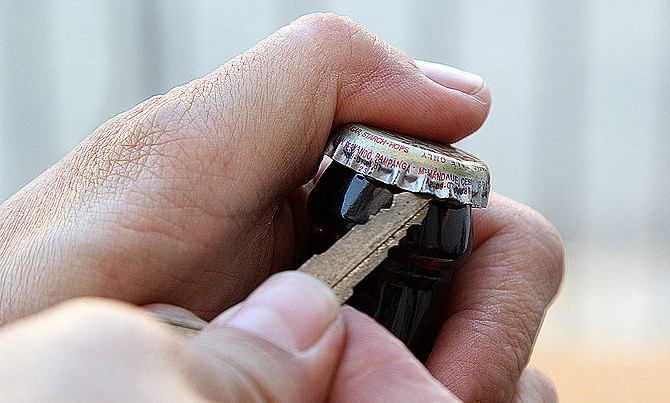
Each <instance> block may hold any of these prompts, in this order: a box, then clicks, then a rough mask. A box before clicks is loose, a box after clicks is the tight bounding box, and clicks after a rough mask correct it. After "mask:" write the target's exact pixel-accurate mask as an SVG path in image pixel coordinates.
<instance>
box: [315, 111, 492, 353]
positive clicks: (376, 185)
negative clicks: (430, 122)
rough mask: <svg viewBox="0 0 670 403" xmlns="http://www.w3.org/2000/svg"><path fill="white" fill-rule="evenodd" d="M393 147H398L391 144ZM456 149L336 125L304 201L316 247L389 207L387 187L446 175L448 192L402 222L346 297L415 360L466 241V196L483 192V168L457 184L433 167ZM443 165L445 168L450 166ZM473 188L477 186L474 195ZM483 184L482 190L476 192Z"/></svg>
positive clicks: (434, 181) (435, 181)
mask: <svg viewBox="0 0 670 403" xmlns="http://www.w3.org/2000/svg"><path fill="white" fill-rule="evenodd" d="M398 150H400V151H399V153H400V154H399V153H398V152H395V151H398ZM405 150H408V151H409V152H405ZM445 150H446V151H445ZM427 153H429V154H428V155H427ZM461 153H462V152H460V150H456V149H453V148H451V147H448V148H446V147H443V146H438V145H433V144H429V143H424V142H418V141H416V140H413V139H409V138H406V137H402V136H399V135H397V134H394V133H390V132H387V131H382V130H380V129H376V128H372V127H368V126H363V125H359V124H350V125H347V126H344V127H343V128H340V129H339V130H338V131H336V132H335V134H334V136H333V137H332V138H331V142H330V143H329V147H328V148H327V149H326V154H327V155H331V156H334V161H333V162H332V163H331V164H330V165H329V167H328V168H327V169H326V171H325V172H324V173H323V175H322V176H321V177H320V179H319V181H318V182H317V184H316V186H315V187H314V189H313V190H312V192H311V193H310V196H309V199H308V203H307V207H308V212H309V217H310V223H311V228H310V231H311V233H310V236H309V239H308V250H309V253H310V254H315V253H321V252H323V251H325V250H326V249H328V248H329V247H330V246H331V245H332V244H333V243H335V242H336V241H337V239H339V238H340V237H342V236H343V235H344V234H345V233H346V232H347V231H349V230H350V229H351V228H353V227H354V226H355V225H357V224H362V223H365V222H367V220H368V219H369V217H370V216H371V215H374V214H376V213H377V212H378V211H379V210H380V209H382V208H386V207H389V206H390V205H391V203H392V201H393V195H394V194H396V193H398V192H402V191H406V190H405V189H403V187H405V188H407V187H411V188H412V190H416V189H415V188H416V187H417V179H420V178H421V174H423V182H424V185H426V184H427V185H426V186H425V188H427V189H429V190H430V189H431V187H432V188H434V190H439V188H440V185H441V184H444V183H445V182H439V179H441V178H446V179H448V180H452V182H446V185H444V186H443V187H446V186H447V185H448V184H449V183H451V184H452V185H451V186H452V189H450V190H448V192H447V193H448V195H453V196H454V197H437V196H436V197H435V198H434V199H433V200H431V202H430V205H429V210H428V213H427V215H426V217H425V218H424V219H423V221H422V223H421V224H420V225H418V226H413V227H411V228H410V229H409V230H408V232H407V235H406V236H405V237H404V238H403V239H402V240H401V241H400V243H399V244H398V245H397V246H395V247H393V248H392V249H391V250H390V251H389V255H388V257H387V258H386V259H385V260H384V261H383V262H382V263H381V264H380V265H379V266H378V267H377V268H376V269H375V270H374V271H373V272H372V273H370V274H369V275H368V276H367V277H366V278H365V279H364V280H363V281H362V282H360V283H359V284H358V285H357V286H356V287H355V288H354V294H353V295H352V296H351V298H349V300H348V301H347V303H348V304H349V305H351V306H353V307H355V308H357V309H358V310H360V311H362V312H365V313H367V314H368V315H370V316H372V317H373V318H375V319H376V320H377V321H378V322H379V323H381V324H382V325H383V326H385V327H386V328H387V329H389V330H390V331H391V332H392V333H393V334H394V335H395V336H396V337H398V338H399V339H400V340H402V341H403V342H404V343H405V344H406V345H407V346H408V347H409V349H410V350H411V351H412V352H413V353H414V354H415V355H416V356H417V357H418V358H419V359H420V360H421V361H425V359H426V358H427V357H428V354H429V353H430V350H431V349H432V345H433V342H434V340H435V337H436V335H437V333H438V331H439V327H440V325H441V322H442V301H443V298H442V296H443V294H444V293H445V292H446V289H447V287H448V284H449V279H450V278H451V275H452V273H453V269H454V267H455V264H454V262H455V261H456V260H457V259H459V258H460V257H462V256H464V255H466V254H467V253H468V252H469V250H470V248H471V243H472V229H471V216H470V211H471V204H476V205H477V206H481V204H482V203H481V202H482V200H484V201H485V200H486V197H487V196H488V171H486V172H485V175H482V174H481V171H477V170H476V169H475V172H476V175H474V176H475V177H476V178H467V177H466V178H465V179H463V180H462V181H461V182H459V183H468V184H469V187H463V188H460V189H459V188H458V187H456V186H454V185H453V182H454V181H453V180H454V179H457V176H458V178H461V179H462V178H463V175H451V176H449V177H447V176H448V174H447V176H445V175H443V171H444V169H443V170H441V171H440V172H436V170H434V169H433V168H434V167H435V161H436V160H441V159H443V158H445V155H447V156H448V157H449V158H448V161H451V160H453V159H455V157H460V156H461ZM408 154H409V155H408ZM389 155H390V157H389ZM398 155H401V156H403V157H405V159H400V158H398V157H397V156H398ZM426 155H427V156H426ZM463 155H465V156H467V157H466V160H469V159H474V158H475V157H472V156H470V155H468V154H464V153H463ZM419 156H420V157H419ZM364 157H369V158H368V159H366V158H364ZM420 158H428V161H429V163H428V164H421V160H420ZM417 160H418V161H417ZM380 161H382V163H380ZM342 162H343V163H342ZM457 162H458V163H460V162H459V161H458V160H457ZM466 162H468V161H466ZM471 162H472V161H469V162H468V163H471ZM475 163H476V164H475V165H476V166H477V167H481V166H483V167H485V165H484V164H483V163H481V162H480V161H479V160H476V161H475ZM443 165H444V167H446V168H448V167H449V166H453V165H451V164H443ZM464 165H467V163H466V164H464ZM438 166H439V165H438ZM389 167H391V170H392V169H393V168H399V167H400V168H402V170H403V171H402V172H395V173H391V174H389V172H388V171H389ZM462 168H463V166H459V169H460V171H459V173H461V174H462V173H463V171H465V172H467V170H464V169H462ZM431 169H433V170H432V171H428V170H431ZM413 170H414V171H413ZM360 171H363V172H364V173H360ZM415 173H416V174H415ZM399 177H400V179H399ZM389 178H392V179H389ZM482 178H484V179H485V180H483V179H482ZM474 182H477V183H474ZM473 185H476V186H473ZM422 190H424V192H425V189H423V188H422ZM473 191H478V192H479V193H480V194H479V195H474V196H475V197H474V198H473ZM484 192H485V193H486V194H485V195H483V194H481V193H484ZM434 193H439V192H437V191H436V192H434ZM444 193H445V192H442V193H441V194H442V195H444ZM463 194H468V197H463ZM457 197H458V198H459V199H460V200H459V199H457ZM473 200H474V201H475V202H476V203H473V202H472V201H473Z"/></svg>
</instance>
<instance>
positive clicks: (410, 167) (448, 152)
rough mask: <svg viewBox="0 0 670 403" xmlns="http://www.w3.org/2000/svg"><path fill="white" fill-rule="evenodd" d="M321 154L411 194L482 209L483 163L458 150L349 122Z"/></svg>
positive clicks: (484, 197) (487, 184)
mask: <svg viewBox="0 0 670 403" xmlns="http://www.w3.org/2000/svg"><path fill="white" fill-rule="evenodd" d="M324 154H325V155H327V156H329V157H331V158H332V159H333V161H336V162H338V163H340V164H342V165H345V166H347V167H349V168H351V169H353V170H355V171H356V172H358V173H360V174H363V175H366V176H368V177H371V178H373V179H376V180H378V181H380V182H383V183H386V184H389V185H394V186H397V187H399V188H401V189H404V190H408V191H410V192H419V193H429V194H432V195H434V196H436V197H438V198H440V199H455V200H457V201H458V202H460V203H463V204H471V205H472V207H486V203H487V202H488V198H489V190H490V187H491V185H490V176H489V168H488V167H487V166H486V164H485V163H484V162H483V161H482V160H480V159H479V158H477V157H475V156H474V155H471V154H468V153H466V152H465V151H462V150H459V149H458V148H456V147H453V146H448V145H441V144H435V143H431V142H427V141H424V140H417V139H414V138H411V137H408V136H405V135H401V134H398V133H393V132H390V131H388V130H384V129H379V128H376V127H371V126H366V125H362V124H360V123H349V124H346V125H344V126H341V127H339V128H337V129H335V130H334V131H333V133H332V135H331V136H330V140H329V141H328V144H327V145H326V149H325V150H324Z"/></svg>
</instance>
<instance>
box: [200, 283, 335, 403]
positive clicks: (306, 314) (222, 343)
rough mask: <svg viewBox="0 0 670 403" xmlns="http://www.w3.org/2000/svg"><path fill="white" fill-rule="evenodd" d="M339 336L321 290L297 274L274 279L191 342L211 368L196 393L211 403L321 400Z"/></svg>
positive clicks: (328, 298)
mask: <svg viewBox="0 0 670 403" xmlns="http://www.w3.org/2000/svg"><path fill="white" fill-rule="evenodd" d="M344 334H345V326H344V321H343V320H342V316H341V314H340V306H339V303H338V302H337V300H336V299H335V296H334V294H333V293H332V291H331V290H330V289H329V288H328V287H327V286H326V285H325V284H323V283H321V282H319V281H318V280H316V279H314V278H312V277H310V276H308V275H305V274H302V273H297V272H285V273H282V274H279V275H275V276H273V277H272V278H270V279H269V280H268V281H266V282H265V283H264V284H263V285H261V286H260V287H259V288H258V289H256V290H255V291H254V292H253V293H252V294H251V295H250V296H249V297H248V298H247V299H246V300H245V301H243V302H242V303H241V304H240V305H239V306H238V307H237V308H236V309H235V312H234V313H232V314H229V313H224V314H223V315H222V316H220V317H218V318H216V319H214V321H212V322H211V324H210V325H209V326H208V327H206V328H205V329H204V330H203V331H202V333H200V334H199V335H198V336H196V337H195V338H194V339H193V340H192V343H193V345H194V346H196V347H197V348H198V349H199V350H200V351H201V352H202V353H203V354H204V356H205V357H206V359H207V362H208V367H211V368H213V369H214V372H213V373H212V376H208V377H205V378H201V379H202V384H201V385H200V387H201V389H202V390H208V394H207V397H208V398H210V399H213V400H217V401H219V400H221V401H223V400H226V401H273V402H297V401H301V402H302V401H304V402H312V401H313V402H317V401H325V400H326V399H327V396H328V392H329V390H330V385H331V383H332V379H333V377H334V376H335V373H336V369H337V365H338V362H339V360H340V353H341V351H342V349H343V347H344ZM192 370H193V372H195V373H198V372H202V370H203V369H202V368H193V369H192Z"/></svg>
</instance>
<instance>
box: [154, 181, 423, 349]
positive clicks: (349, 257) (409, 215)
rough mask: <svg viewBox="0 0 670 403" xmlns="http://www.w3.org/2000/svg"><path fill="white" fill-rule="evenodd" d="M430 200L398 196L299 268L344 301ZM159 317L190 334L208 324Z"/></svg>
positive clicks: (419, 218)
mask: <svg viewBox="0 0 670 403" xmlns="http://www.w3.org/2000/svg"><path fill="white" fill-rule="evenodd" d="M428 202H429V198H428V197H426V196H423V195H420V194H416V193H409V192H404V193H399V194H397V195H395V196H394V197H393V204H392V205H391V207H389V208H387V209H382V210H380V211H379V213H377V214H375V215H374V216H372V217H370V219H369V220H368V222H367V223H365V224H359V225H357V226H355V227H354V228H352V229H351V230H350V231H349V232H347V233H346V234H345V235H344V236H343V237H342V238H340V239H339V240H338V241H337V242H335V244H333V246H331V247H330V248H329V249H328V250H326V251H325V252H323V253H321V254H318V255H314V256H312V257H311V258H310V259H309V260H307V261H306V262H305V263H303V265H302V266H300V268H298V271H302V272H304V273H307V274H310V275H312V276H314V277H316V278H318V279H319V280H321V281H323V282H324V283H326V284H328V286H330V288H332V289H333V292H335V295H336V296H337V300H338V301H339V302H340V304H343V303H344V302H345V301H346V300H347V299H349V297H350V296H351V295H352V294H353V292H354V286H356V284H358V283H359V282H360V281H361V280H363V278H364V277H365V276H367V275H368V274H369V273H370V272H371V271H372V270H373V269H374V268H375V267H377V266H378V265H379V264H380V263H381V262H382V261H383V260H384V259H385V258H386V256H387V255H388V251H389V249H390V248H392V247H393V246H395V245H397V244H398V242H400V240H401V239H402V238H403V237H404V236H405V234H406V233H407V229H408V228H409V227H411V226H412V225H418V224H420V223H421V221H422V220H423V219H424V217H425V216H426V213H427V212H428ZM156 316H157V319H158V320H160V321H161V322H163V323H166V324H168V325H170V326H172V327H173V328H175V329H176V330H178V331H179V332H180V333H181V334H183V335H185V336H187V337H191V336H194V335H195V334H197V333H198V332H199V331H200V330H201V329H202V328H203V327H204V325H206V322H205V321H195V320H192V319H187V318H177V317H171V316H167V315H160V314H157V315H156Z"/></svg>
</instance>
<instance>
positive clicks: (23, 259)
mask: <svg viewBox="0 0 670 403" xmlns="http://www.w3.org/2000/svg"><path fill="white" fill-rule="evenodd" d="M424 67H425V68H426V70H427V74H428V75H429V76H430V77H431V78H432V79H433V80H434V81H433V80H431V79H429V78H428V77H427V76H426V75H424V74H423V73H422V72H421V70H420V69H418V68H417V67H416V66H415V65H414V63H413V61H412V60H411V59H410V58H409V57H408V56H406V55H404V54H403V53H401V52H399V51H397V50H395V49H393V48H391V47H389V46H388V45H386V44H385V43H384V42H382V41H381V40H379V39H378V38H376V37H375V36H374V35H372V34H371V33H370V32H369V31H367V30H365V29H364V28H363V27H361V26H359V25H357V24H355V23H353V22H351V21H349V20H346V19H342V18H339V17H334V16H328V15H326V16H321V15H319V16H309V17H306V18H303V19H301V20H299V21H297V22H296V23H294V24H292V25H290V26H288V27H286V28H284V29H282V30H280V31H278V32H277V33H276V34H274V35H273V36H271V37H270V38H268V39H266V40H265V41H263V42H261V43H259V44H258V45H257V46H255V47H254V48H253V49H251V50H250V51H248V52H245V53H244V54H242V55H241V56H240V57H238V58H236V59H234V60H232V61H231V62H229V63H227V64H226V65H224V66H222V67H221V68H219V69H217V70H216V71H214V72H213V73H212V74H210V75H208V76H207V77H204V78H203V79H200V80H196V81H193V82H191V83H189V84H186V85H184V86H181V87H178V88H175V89H174V90H172V91H170V92H169V93H167V94H165V95H161V96H158V97H154V98H152V99H150V100H148V101H146V102H145V103H143V104H141V105H139V106H137V107H136V108H133V109H132V110H130V111H129V112H127V113H125V114H122V115H119V116H117V117H115V118H113V119H111V120H110V121H108V122H106V123H105V124H103V125H102V126H101V127H100V128H98V129H97V130H96V131H95V132H94V133H93V134H92V135H91V136H89V137H88V138H87V139H86V140H85V141H84V142H83V143H82V144H81V145H80V146H78V147H77V149H75V150H74V151H73V152H72V153H70V154H69V155H68V156H66V157H65V158H64V159H63V160H61V161H60V162H59V163H57V164H56V165H55V166H54V167H52V168H51V169H50V170H48V171H47V172H45V173H44V174H43V175H41V176H40V177H39V178H38V179H36V180H35V181H33V182H32V183H31V184H29V185H28V186H27V187H26V188H24V189H23V190H22V191H21V192H19V193H17V194H16V195H15V196H14V197H12V198H11V199H10V200H8V201H7V202H6V203H4V204H3V205H2V208H1V209H0V228H1V230H0V245H2V246H1V247H0V264H1V265H0V267H1V270H2V278H3V284H2V287H3V292H2V307H1V316H0V318H1V319H2V320H3V321H9V320H12V319H15V318H19V317H22V316H25V315H27V314H30V313H34V312H37V311H39V310H41V309H44V308H46V307H48V306H51V305H53V304H55V303H57V302H59V301H63V300H66V299H69V298H72V297H75V296H83V295H95V296H107V297H112V298H116V299H122V300H126V301H129V302H132V303H135V304H148V303H153V302H164V303H171V304H175V305H179V306H183V307H186V308H188V309H190V310H192V311H194V312H196V313H197V314H198V315H200V316H202V317H204V318H206V319H211V318H213V317H214V316H215V315H216V314H217V313H218V312H221V311H222V310H223V309H225V308H227V307H229V306H230V305H232V304H234V303H236V302H238V301H240V300H241V299H242V298H243V297H244V296H245V295H247V294H248V293H249V292H250V291H251V290H252V289H253V288H255V287H256V286H257V285H258V284H259V283H260V282H261V281H262V280H263V279H264V278H266V277H267V276H268V275H269V274H271V273H273V272H275V271H278V270H282V269H285V268H287V267H289V266H290V265H291V262H292V259H293V256H292V255H293V253H294V250H295V244H294V242H295V241H294V240H295V239H296V236H297V235H298V234H299V232H300V230H301V228H304V227H303V226H301V223H300V218H301V217H302V213H301V211H302V197H301V194H300V186H301V185H302V184H303V183H305V182H307V181H308V180H309V179H310V177H312V176H313V174H314V172H315V170H316V167H317V165H318V161H319V159H320V155H321V150H322V148H323V145H324V143H325V141H326V138H327V136H328V133H329V131H330V128H331V126H334V125H339V124H342V123H345V122H349V121H358V122H362V123H367V124H372V125H377V126H383V127H386V128H389V129H392V130H397V131H400V132H405V133H409V134H412V135H416V136H421V137H424V138H428V139H433V140H438V141H442V142H452V141H456V140H458V139H460V138H462V137H464V136H465V135H467V134H469V133H471V132H472V131H474V130H476V129H477V128H478V127H479V126H480V125H481V123H482V122H483V120H484V119H485V117H486V114H487V113H488V108H489V102H490V95H489V91H488V87H487V86H486V84H485V83H484V82H483V81H481V79H479V78H478V77H476V76H471V75H467V74H466V73H456V72H454V71H450V70H445V69H444V68H440V67H439V66H424ZM437 82H439V83H441V84H442V85H440V84H438V83H437ZM501 200H502V199H495V198H494V199H493V200H492V202H491V206H490V207H489V208H488V209H486V210H485V211H483V212H480V213H479V214H477V215H475V219H476V224H478V226H477V227H476V231H477V232H476V234H475V239H476V240H477V242H479V244H478V245H477V247H476V249H475V251H474V253H473V259H472V261H473V262H475V263H472V264H473V266H471V267H468V268H467V270H461V271H459V273H458V274H457V275H456V278H455V279H454V282H455V283H454V286H453V287H452V288H454V289H455V290H456V291H455V292H454V293H453V295H455V296H459V298H456V297H455V298H454V301H452V304H453V303H455V305H452V317H453V320H451V319H450V321H448V322H447V323H446V324H445V327H444V329H443V332H442V334H441V336H440V338H439V339H438V342H437V344H436V349H435V351H434V353H433V355H432V357H431V358H430V359H429V361H428V367H429V368H430V369H431V370H432V371H433V372H434V374H435V375H436V376H437V378H438V379H439V380H440V381H442V382H443V383H445V384H446V385H447V386H449V387H451V388H452V390H453V391H454V392H455V393H456V394H457V395H458V396H460V397H462V398H463V399H465V400H466V401H470V400H477V399H479V400H483V401H494V400H504V399H505V398H508V397H511V395H512V394H513V392H514V389H515V387H516V384H517V379H518V377H519V376H520V373H521V371H522V369H523V367H524V366H525V363H526V362H527V360H528V355H529V353H530V350H531V346H532V342H533V340H534V338H535V336H536V334H537V330H538V328H539V324H540V321H541V318H542V315H543V313H544V310H545V309H546V306H547V305H548V303H549V301H550V300H551V299H552V298H553V295H554V293H555V292H556V288H557V287H558V283H559V281H560V273H561V270H562V247H561V245H560V240H559V238H558V236H557V235H556V233H555V230H554V229H553V228H552V227H551V226H550V225H548V224H547V223H546V222H545V221H544V220H542V219H541V218H540V217H539V216H537V215H535V214H533V213H531V212H529V210H527V209H525V208H523V207H521V206H518V205H516V204H513V203H511V202H507V201H501ZM510 242H511V243H510ZM513 246H514V247H517V248H516V249H515V248H513ZM520 307H521V308H524V309H525V308H529V309H530V310H529V311H528V312H527V311H525V310H523V309H520ZM473 332H474V333H473ZM482 338H483V339H485V341H484V342H482ZM453 343H457V344H453ZM482 363H486V365H482ZM508 400H509V399H508Z"/></svg>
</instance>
